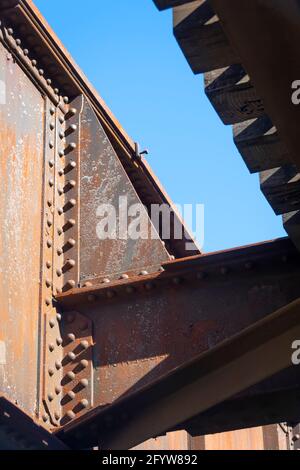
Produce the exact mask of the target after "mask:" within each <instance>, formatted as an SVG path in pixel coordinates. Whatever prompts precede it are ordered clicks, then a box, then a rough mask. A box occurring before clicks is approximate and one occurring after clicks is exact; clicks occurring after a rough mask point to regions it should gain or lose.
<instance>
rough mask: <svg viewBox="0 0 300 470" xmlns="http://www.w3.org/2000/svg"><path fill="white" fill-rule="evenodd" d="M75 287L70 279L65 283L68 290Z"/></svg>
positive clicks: (74, 283)
mask: <svg viewBox="0 0 300 470" xmlns="http://www.w3.org/2000/svg"><path fill="white" fill-rule="evenodd" d="M75 286H76V282H75V281H73V280H72V279H71V280H70V281H68V282H67V283H66V287H67V288H69V289H74V287H75Z"/></svg>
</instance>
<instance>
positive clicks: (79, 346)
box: [62, 312, 91, 423]
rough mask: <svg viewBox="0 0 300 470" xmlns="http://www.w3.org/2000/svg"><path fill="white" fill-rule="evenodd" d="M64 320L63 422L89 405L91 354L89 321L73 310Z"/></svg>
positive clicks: (72, 417)
mask: <svg viewBox="0 0 300 470" xmlns="http://www.w3.org/2000/svg"><path fill="white" fill-rule="evenodd" d="M65 322H66V324H65V328H66V331H67V333H66V343H65V356H64V359H63V366H64V377H63V384H64V389H65V396H64V398H63V400H62V405H63V406H65V409H64V417H63V421H62V422H63V423H64V422H66V421H70V420H72V419H74V418H75V417H76V416H77V415H78V413H81V412H83V411H84V410H86V409H87V408H88V407H89V405H90V400H89V394H88V390H87V389H88V386H89V379H90V375H89V374H90V372H89V369H88V367H89V365H90V362H89V360H88V358H90V356H89V354H91V351H90V350H89V348H90V346H91V343H90V342H89V341H88V337H89V333H90V330H89V322H88V320H87V319H86V318H84V317H82V318H81V317H80V316H79V314H77V313H75V312H69V313H68V314H67V315H66V316H65ZM87 377H88V378H87Z"/></svg>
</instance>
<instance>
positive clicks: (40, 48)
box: [0, 0, 199, 257]
mask: <svg viewBox="0 0 300 470" xmlns="http://www.w3.org/2000/svg"><path fill="white" fill-rule="evenodd" d="M0 8H1V6H0ZM2 17H3V20H4V24H5V26H6V30H5V31H6V32H5V39H6V41H7V42H9V44H10V47H12V49H13V50H14V51H15V54H16V56H17V57H18V60H20V62H21V63H22V64H23V66H24V67H25V68H26V69H28V71H30V73H31V74H32V76H33V77H34V80H35V82H36V83H37V84H38V85H39V86H40V87H41V88H42V89H43V91H44V92H45V93H46V94H47V95H48V96H49V97H51V100H52V101H53V102H54V103H55V104H57V105H59V107H61V108H65V106H64V103H65V100H67V102H71V101H73V99H75V98H76V97H78V96H79V95H82V94H83V95H84V96H85V97H87V99H88V100H89V102H90V103H91V107H92V108H93V110H94V112H95V114H96V115H97V118H98V119H99V121H100V123H101V126H102V127H103V129H104V131H105V133H106V134H107V136H108V139H110V141H111V145H112V146H113V148H114V150H115V151H116V153H117V156H118V158H119V159H120V161H121V163H122V165H123V166H124V168H125V170H126V172H127V174H128V175H129V174H130V178H132V183H133V185H134V186H135V184H136V186H138V184H139V189H138V188H137V187H136V191H137V193H138V195H139V197H140V199H141V200H142V202H143V204H145V205H146V206H147V207H148V206H149V205H150V204H151V203H159V204H160V203H166V204H168V205H169V206H170V207H171V209H172V212H173V213H174V214H175V215H174V217H175V219H177V220H178V221H179V223H181V224H182V221H181V220H180V217H179V216H178V214H177V213H176V210H175V208H174V207H173V203H172V201H171V200H170V198H169V197H168V195H167V193H166V192H165V190H164V189H163V188H162V186H161V185H160V183H159V182H158V181H157V179H156V177H155V175H154V174H153V172H152V171H151V168H150V167H149V164H148V163H147V162H146V161H145V159H144V158H141V159H139V160H136V155H135V145H134V142H133V140H132V139H131V138H130V137H129V136H128V135H127V134H126V132H125V131H124V129H123V128H122V127H121V125H120V123H119V122H118V121H117V119H116V118H115V117H114V116H113V114H112V113H111V111H110V110H109V108H108V107H107V106H106V104H105V103H104V101H103V100H102V98H101V97H100V96H99V94H98V93H97V91H96V90H95V89H94V88H93V87H92V86H91V84H90V83H89V82H88V80H87V78H86V77H85V76H84V74H83V73H82V71H81V70H80V69H79V67H78V66H77V65H76V64H75V62H74V61H73V59H72V58H71V56H70V54H69V53H68V52H67V51H66V49H65V48H64V46H63V45H62V43H61V42H60V41H59V39H58V38H57V36H56V35H55V33H54V32H53V30H52V29H51V28H50V26H49V25H48V24H47V22H46V21H45V19H44V18H43V17H42V15H41V14H40V12H39V11H38V10H37V8H36V7H35V6H34V4H33V2H31V1H30V0H18V1H16V2H8V3H7V5H6V7H4V10H3V11H2V12H1V18H2ZM7 31H10V32H9V33H7ZM137 179H138V180H139V181H137ZM183 230H184V227H183ZM188 241H190V239H188ZM169 250H170V252H171V253H172V254H173V255H174V256H176V257H183V256H187V255H193V254H198V253H199V249H198V247H196V246H195V249H194V251H190V252H187V251H186V248H185V239H184V240H179V241H178V240H174V239H172V240H171V242H170V247H169Z"/></svg>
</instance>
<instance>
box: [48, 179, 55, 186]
mask: <svg viewBox="0 0 300 470" xmlns="http://www.w3.org/2000/svg"><path fill="white" fill-rule="evenodd" d="M49 186H50V188H52V187H53V186H54V180H53V178H50V179H49Z"/></svg>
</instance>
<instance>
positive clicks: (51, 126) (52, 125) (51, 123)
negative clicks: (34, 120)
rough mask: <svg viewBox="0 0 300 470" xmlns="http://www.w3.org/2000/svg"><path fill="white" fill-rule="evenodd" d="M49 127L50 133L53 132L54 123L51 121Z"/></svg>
mask: <svg viewBox="0 0 300 470" xmlns="http://www.w3.org/2000/svg"><path fill="white" fill-rule="evenodd" d="M49 127H50V129H51V131H53V129H55V123H54V122H53V121H51V122H50V124H49Z"/></svg>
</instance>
